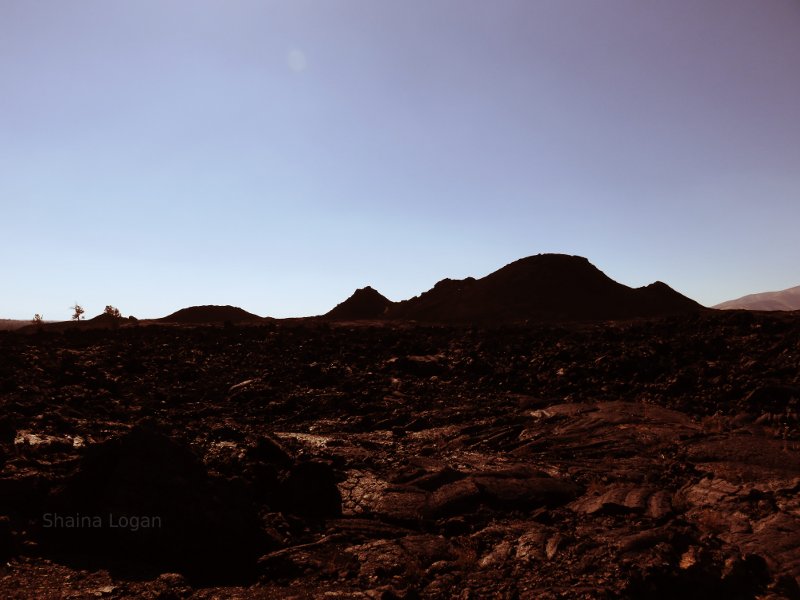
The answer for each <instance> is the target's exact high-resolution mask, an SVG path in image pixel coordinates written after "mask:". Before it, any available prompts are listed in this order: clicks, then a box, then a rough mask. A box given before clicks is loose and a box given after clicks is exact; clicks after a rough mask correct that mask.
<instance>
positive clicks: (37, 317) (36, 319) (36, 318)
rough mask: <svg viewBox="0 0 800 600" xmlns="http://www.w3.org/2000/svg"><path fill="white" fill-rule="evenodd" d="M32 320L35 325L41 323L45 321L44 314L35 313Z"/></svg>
mask: <svg viewBox="0 0 800 600" xmlns="http://www.w3.org/2000/svg"><path fill="white" fill-rule="evenodd" d="M32 322H33V324H34V325H41V324H42V323H44V317H42V315H40V314H39V313H36V314H35V315H33V321H32Z"/></svg>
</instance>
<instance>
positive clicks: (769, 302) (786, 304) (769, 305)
mask: <svg viewBox="0 0 800 600" xmlns="http://www.w3.org/2000/svg"><path fill="white" fill-rule="evenodd" d="M714 308H720V309H728V310H729V309H735V308H740V309H745V310H800V285H798V286H797V287H793V288H789V289H787V290H781V291H779V292H762V293H760V294H749V295H747V296H742V297H741V298H737V299H736V300H728V301H727V302H723V303H721V304H717V305H716V306H714Z"/></svg>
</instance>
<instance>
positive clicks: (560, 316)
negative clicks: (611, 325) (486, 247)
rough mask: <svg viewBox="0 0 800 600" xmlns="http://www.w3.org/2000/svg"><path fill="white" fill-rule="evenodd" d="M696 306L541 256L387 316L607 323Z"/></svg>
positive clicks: (456, 283) (569, 259) (656, 286)
mask: <svg viewBox="0 0 800 600" xmlns="http://www.w3.org/2000/svg"><path fill="white" fill-rule="evenodd" d="M701 309H702V307H701V306H700V305H699V304H697V303H696V302H695V301H693V300H691V299H689V298H687V297H685V296H683V295H681V294H679V293H678V292H676V291H674V290H673V289H672V288H670V287H669V286H668V285H666V284H664V283H661V282H656V283H653V284H651V285H649V286H646V287H643V288H638V289H634V288H630V287H628V286H625V285H622V284H620V283H617V282H616V281H614V280H613V279H611V278H610V277H608V276H607V275H606V274H605V273H603V272H602V271H600V270H599V269H598V268H597V267H595V266H594V265H593V264H591V263H590V262H589V261H588V260H587V259H586V258H583V257H580V256H570V255H566V254H539V255H536V256H529V257H527V258H522V259H520V260H517V261H515V262H512V263H510V264H508V265H506V266H505V267H503V268H502V269H499V270H498V271H495V272H494V273H491V274H490V275H487V276H486V277H483V278H481V279H473V278H471V277H469V278H467V279H461V280H451V279H445V280H443V281H440V282H439V283H437V284H436V285H435V286H434V287H433V288H432V289H431V290H429V291H427V292H425V293H423V294H421V295H420V296H416V297H414V298H411V299H410V300H406V301H403V302H398V303H397V304H395V305H394V306H392V307H391V308H390V309H389V311H388V314H387V316H388V317H389V318H394V319H413V320H418V321H433V322H459V321H460V322H482V323H492V322H499V323H506V322H514V321H526V320H531V321H558V320H604V319H626V318H634V317H652V316H663V315H670V314H680V313H686V312H692V311H697V310H701Z"/></svg>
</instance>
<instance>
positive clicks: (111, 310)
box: [103, 304, 122, 317]
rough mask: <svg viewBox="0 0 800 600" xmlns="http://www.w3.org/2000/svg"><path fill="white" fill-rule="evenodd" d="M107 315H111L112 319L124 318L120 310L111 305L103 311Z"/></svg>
mask: <svg viewBox="0 0 800 600" xmlns="http://www.w3.org/2000/svg"><path fill="white" fill-rule="evenodd" d="M103 313H104V314H106V315H111V316H112V317H122V313H120V312H119V309H118V308H116V307H114V306H111V305H110V304H109V305H108V306H106V309H105V310H104V311H103Z"/></svg>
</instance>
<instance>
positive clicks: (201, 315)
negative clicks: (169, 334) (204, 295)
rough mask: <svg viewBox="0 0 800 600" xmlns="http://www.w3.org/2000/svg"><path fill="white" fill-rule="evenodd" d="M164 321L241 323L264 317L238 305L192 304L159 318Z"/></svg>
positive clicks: (260, 319)
mask: <svg viewBox="0 0 800 600" xmlns="http://www.w3.org/2000/svg"><path fill="white" fill-rule="evenodd" d="M157 320H158V321H161V322H163V323H223V322H225V321H230V322H231V323H240V322H244V321H251V322H252V321H263V320H264V319H263V318H261V317H259V316H258V315H254V314H253V313H249V312H247V311H246V310H243V309H241V308H239V307H238V306H216V305H205V306H190V307H189V308H182V309H181V310H178V311H175V312H174V313H172V314H171V315H167V316H166V317H162V318H161V319H157Z"/></svg>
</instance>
